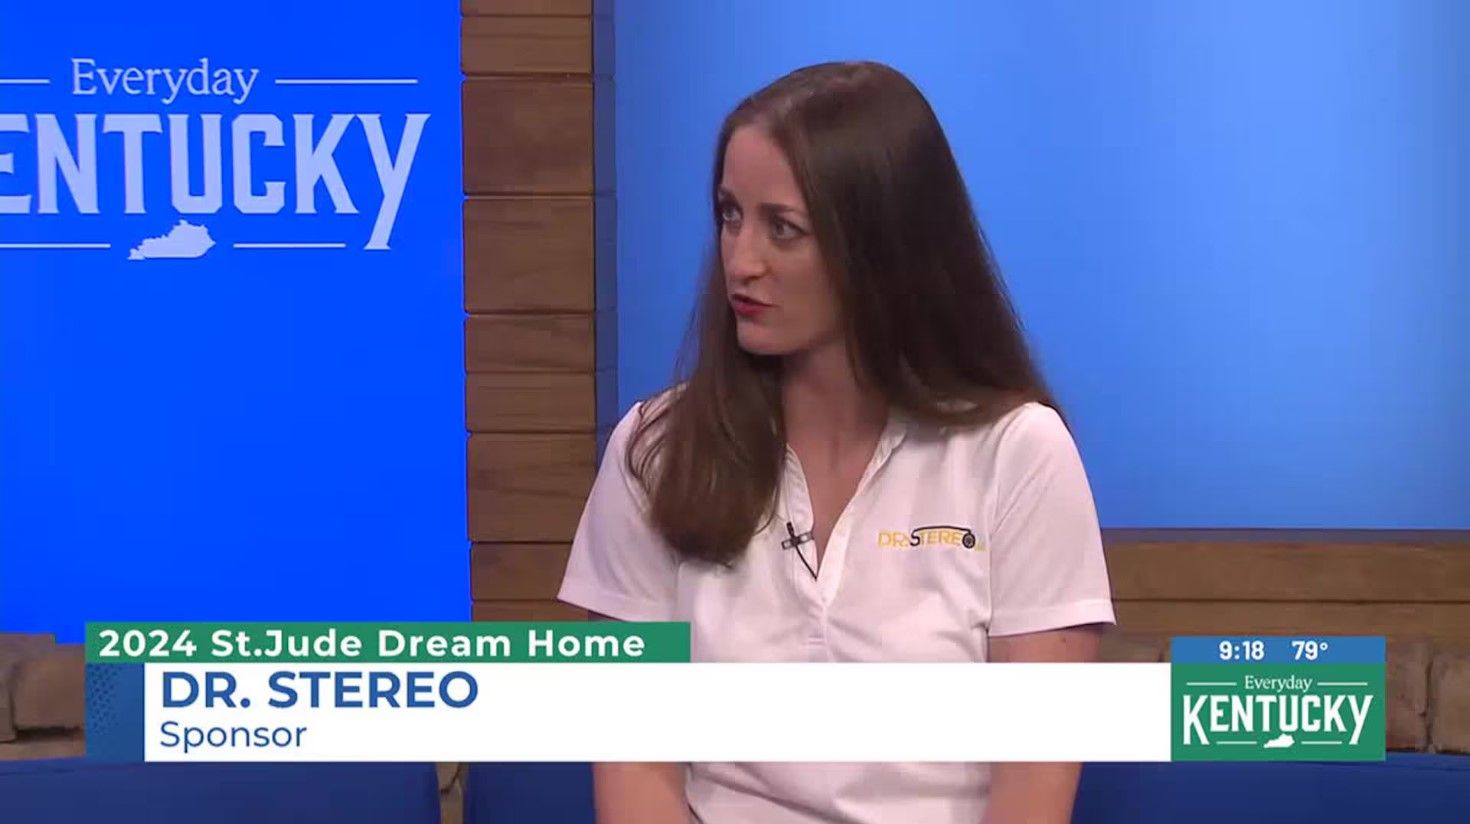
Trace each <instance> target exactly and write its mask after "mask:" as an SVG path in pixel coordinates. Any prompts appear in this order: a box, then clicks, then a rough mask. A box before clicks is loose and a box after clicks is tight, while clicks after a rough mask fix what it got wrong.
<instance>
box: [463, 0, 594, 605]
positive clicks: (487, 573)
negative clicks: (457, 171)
mask: <svg viewBox="0 0 1470 824" xmlns="http://www.w3.org/2000/svg"><path fill="white" fill-rule="evenodd" d="M593 6H594V4H593V3H592V1H591V0H462V4H461V10H462V12H463V15H464V16H463V19H462V21H461V39H460V47H461V51H460V63H461V66H462V67H463V68H464V71H465V74H466V76H467V77H466V79H465V82H464V84H463V86H462V102H463V128H464V139H463V145H464V185H465V192H466V194H467V195H468V199H467V200H466V202H465V205H464V235H465V244H464V272H465V275H464V278H465V280H464V305H465V310H466V311H467V312H468V313H469V317H468V318H467V319H466V321H465V368H466V372H467V375H466V379H465V418H466V422H467V425H468V428H469V430H470V432H471V433H472V434H471V436H470V439H469V444H468V457H469V470H468V479H467V483H468V485H469V531H470V536H471V539H472V540H474V541H476V542H478V543H477V544H476V546H475V547H474V549H473V550H472V554H471V559H470V560H471V569H472V576H471V592H470V593H469V594H470V597H471V599H472V600H473V601H474V616H475V618H477V619H482V620H485V619H499V620H547V619H563V620H579V619H581V618H583V617H584V615H585V614H584V613H582V611H581V610H576V609H573V608H571V607H568V606H565V605H561V604H557V603H555V602H554V601H553V600H551V599H553V598H554V597H555V594H556V588H557V586H556V585H558V584H559V583H560V578H561V573H562V569H563V567H564V565H565V562H566V553H567V542H568V541H569V540H571V537H572V533H573V532H574V531H575V529H576V524H577V520H578V519H579V518H580V516H581V510H582V506H583V505H584V503H585V500H586V495H587V492H588V490H589V489H590V487H591V484H592V476H593V471H594V461H595V455H596V451H595V450H596V444H597V437H598V436H597V425H598V421H597V410H598V408H599V406H598V401H599V398H598V396H597V393H598V392H599V390H600V389H601V390H604V391H605V390H606V389H607V388H609V387H615V383H614V382H610V381H608V380H606V379H604V380H602V381H599V380H597V376H596V374H595V371H594V370H595V368H596V366H597V364H598V362H599V359H598V353H597V352H596V346H597V344H598V340H599V336H598V335H597V334H596V331H597V330H596V325H595V317H596V316H595V312H596V310H597V309H598V308H600V307H599V303H598V295H599V293H598V291H597V288H596V286H597V283H598V281H597V278H596V274H597V270H598V260H597V253H598V250H602V249H605V248H610V244H611V237H612V232H614V231H615V230H616V227H615V225H614V224H613V223H612V221H611V220H609V219H608V218H609V216H610V214H611V212H608V211H606V210H601V211H599V210H598V209H596V208H595V207H594V198H593V196H592V195H593V191H594V188H595V182H596V180H598V179H599V175H598V170H597V168H596V164H597V163H598V162H601V163H603V164H605V165H606V164H610V163H611V162H612V156H611V154H610V152H607V151H605V149H606V147H607V146H609V145H610V143H609V141H610V138H611V132H610V131H608V132H607V134H604V135H603V140H601V141H598V140H596V139H595V135H594V126H595V124H596V122H597V121H596V116H597V115H596V112H597V109H596V105H595V103H596V100H595V96H594V85H593V84H594V74H595V71H596V67H597V66H602V67H603V68H604V69H608V70H610V64H609V63H608V62H607V57H608V56H609V55H610V48H611V45H612V44H611V37H610V36H609V35H610V32H611V29H610V27H609V26H608V25H606V24H607V23H608V22H610V21H609V20H608V19H600V20H598V21H594V20H593V19H592V14H593V12H594V8H593ZM602 11H603V13H604V16H605V15H606V9H603V10H602ZM594 31H596V32H599V33H600V37H601V41H602V42H595V38H594ZM594 64H595V65H594ZM603 120H604V122H603V124H602V125H603V126H604V127H605V128H606V129H609V130H610V129H611V125H612V124H611V121H610V119H608V118H603ZM597 147H602V149H604V150H602V151H598V149H597ZM602 171H603V172H604V174H603V175H602V177H604V178H605V177H606V175H605V173H606V172H607V171H609V169H603V170H602ZM603 199H604V200H611V197H604V198H603ZM599 216H601V218H602V219H601V220H599V219H598V218H599ZM603 285H604V286H605V287H606V286H607V285H608V284H606V283H604V284H603ZM603 331H604V333H605V332H606V331H607V330H606V329H604V330H603ZM603 337H604V338H606V335H605V334H604V335H603ZM610 351H611V350H610ZM604 354H607V353H604ZM601 400H602V401H603V406H606V405H607V403H608V402H609V400H610V399H608V398H603V399H601Z"/></svg>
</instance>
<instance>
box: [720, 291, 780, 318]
mask: <svg viewBox="0 0 1470 824" xmlns="http://www.w3.org/2000/svg"><path fill="white" fill-rule="evenodd" d="M730 307H731V308H732V309H734V310H735V314H737V315H739V316H740V317H742V318H755V317H759V316H760V314H761V313H762V312H764V311H766V310H767V309H769V308H771V305H770V304H769V303H761V302H760V301H758V300H754V299H752V298H748V297H746V296H745V295H731V296H730Z"/></svg>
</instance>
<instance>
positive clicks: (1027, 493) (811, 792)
mask: <svg viewBox="0 0 1470 824" xmlns="http://www.w3.org/2000/svg"><path fill="white" fill-rule="evenodd" d="M637 419H638V407H635V408H634V409H633V410H631V411H630V412H629V413H628V414H627V415H626V416H624V418H623V420H622V421H621V422H620V423H619V424H618V426H617V428H616V429H615V430H614V432H613V434H612V437H611V439H610V440H609V442H608V449H607V453H606V456H605V457H604V459H603V461H602V466H601V468H600V470H599V471H598V475H597V479H596V481H595V482H594V484H593V487H592V493H591V495H590V496H589V499H588V501H587V506H586V509H585V511H584V512H583V515H582V520H581V523H580V525H579V526H578V528H577V534H576V538H575V539H574V541H573V544H572V551H571V557H570V559H569V561H568V564H567V570H566V577H565V578H564V580H563V582H562V587H561V592H560V596H559V597H560V598H561V600H563V601H566V602H568V603H571V604H575V605H577V606H580V607H583V608H586V609H589V610H592V611H594V612H599V613H602V614H604V615H608V616H610V617H613V618H618V619H622V620H625V621H687V622H689V623H690V627H691V629H690V632H691V644H692V647H691V652H692V655H693V658H694V660H696V661H782V662H785V661H817V662H828V661H922V662H939V661H974V662H984V661H986V660H987V658H988V651H989V643H988V642H989V639H990V638H992V637H998V636H1004V635H1016V634H1020V633H1029V632H1038V631H1041V630H1048V629H1059V628H1063V627H1070V626H1077V625H1082V624H1093V623H1112V622H1113V620H1114V618H1113V608H1112V600H1111V596H1110V592H1109V587H1108V576H1107V570H1106V568H1105V566H1104V561H1103V551H1102V540H1101V535H1100V533H1099V530H1098V521H1097V514H1096V511H1095V509H1094V505H1093V500H1092V494H1091V490H1090V488H1089V485H1088V482H1087V478H1086V475H1085V473H1084V471H1083V467H1082V461H1081V459H1080V457H1079V455H1078V452H1077V448H1076V445H1075V443H1074V442H1073V439H1072V437H1071V434H1070V433H1069V432H1068V431H1067V429H1066V427H1065V425H1064V424H1063V423H1062V420H1061V418H1060V417H1059V416H1058V415H1057V414H1056V412H1055V411H1053V410H1052V409H1050V408H1049V407H1046V406H1043V405H1041V404H1038V403H1028V404H1025V405H1023V406H1020V407H1017V408H1016V409H1015V410H1012V411H1011V412H1010V413H1009V414H1007V415H1005V416H1004V417H1002V418H1001V419H999V420H998V421H996V422H995V423H993V424H990V425H988V426H983V427H974V428H968V429H951V430H948V431H946V430H944V429H941V428H939V427H934V426H930V425H926V424H923V423H920V422H917V421H913V420H908V419H906V418H905V417H904V416H902V415H894V416H892V417H891V419H890V421H889V423H888V425H887V427H886V428H885V429H884V432H883V434H882V436H881V438H880V439H879V443H878V448H877V450H876V451H875V452H874V455H873V459H872V461H871V462H870V463H869V465H868V467H867V469H866V471H865V472H864V473H863V477H862V480H861V481H860V482H859V484H858V487H857V491H856V492H855V493H854V495H853V498H852V501H851V503H849V504H848V506H847V509H846V510H845V511H844V512H843V513H842V514H841V516H840V517H839V518H838V520H837V522H836V524H835V526H834V527H833V529H832V535H831V537H830V538H829V540H828V544H827V547H826V550H825V552H824V554H823V558H822V563H821V565H820V567H819V568H818V570H817V571H818V576H817V578H816V579H815V580H813V578H812V576H811V573H810V572H809V571H808V570H807V568H806V566H804V565H803V563H802V560H801V558H799V557H798V556H797V555H796V554H795V552H793V551H792V550H790V549H783V548H782V545H781V544H782V541H783V540H785V539H786V538H787V537H788V533H787V529H786V522H787V521H788V520H789V521H790V522H791V523H792V524H793V525H794V526H795V527H796V531H797V532H804V531H805V530H806V529H809V528H810V526H811V524H812V508H811V501H810V497H809V495H808V494H807V488H806V481H805V478H804V476H803V474H802V470H801V465H800V463H799V461H798V460H797V457H796V454H795V453H794V452H793V451H792V450H790V449H789V448H788V449H787V453H786V468H785V472H784V473H783V479H782V482H781V488H780V490H779V494H778V500H777V509H776V517H775V518H774V519H773V520H772V523H771V524H770V525H769V526H768V527H767V528H766V529H764V530H763V531H761V532H760V533H758V534H756V535H755V537H754V538H753V539H752V540H751V543H750V545H749V546H748V547H747V548H746V551H745V554H744V556H743V557H742V558H741V559H740V560H739V561H738V562H736V564H735V565H734V567H733V568H731V569H725V568H719V567H714V566H711V565H707V564H700V563H697V562H681V561H680V560H679V559H678V557H677V556H676V555H675V554H674V553H673V551H672V550H671V549H670V548H669V546H668V545H667V544H666V543H665V542H664V541H663V540H662V539H661V538H660V537H659V536H658V534H657V533H656V532H655V531H654V530H653V529H652V528H651V527H650V525H649V523H648V521H647V520H646V518H645V516H644V513H645V512H646V511H647V509H646V501H647V498H646V496H645V495H644V493H643V490H642V489H641V487H640V486H639V484H638V482H637V481H636V480H635V479H633V478H632V477H631V476H630V475H629V473H628V472H627V468H626V461H625V454H626V449H627V444H628V438H629V437H630V435H631V433H632V431H633V427H634V425H635V424H636V422H637ZM710 505H711V506H718V505H719V503H718V502H717V501H711V502H710ZM801 549H802V551H803V552H804V553H805V554H806V559H807V561H808V562H809V563H810V564H812V566H814V567H815V566H817V564H816V553H815V550H814V547H813V545H812V544H810V543H806V544H804V545H803V546H802V547H801ZM811 700H812V701H813V702H814V703H816V704H820V702H821V696H811ZM710 711H711V712H718V711H719V709H718V708H717V707H712V708H711V709H710ZM855 723H861V720H860V719H855ZM686 792H687V795H688V799H689V804H690V807H691V809H692V810H693V812H694V814H695V815H696V816H697V817H698V820H699V821H701V822H704V824H727V822H762V824H811V822H874V823H875V824H878V823H879V822H881V823H882V824H887V823H888V822H895V821H904V822H910V824H931V823H932V824H940V823H941V822H943V824H949V822H955V824H959V823H960V822H963V823H964V824H978V822H980V821H981V816H982V814H983V812H984V809H985V802H986V798H987V796H988V794H989V768H988V766H987V765H984V764H943V763H934V764H927V763H926V764H918V763H907V764H897V763H895V764H808V763H801V764H774V763H751V764H744V763H742V764H733V763H730V764H714V763H699V764H691V765H690V766H689V772H688V781H687V784H686Z"/></svg>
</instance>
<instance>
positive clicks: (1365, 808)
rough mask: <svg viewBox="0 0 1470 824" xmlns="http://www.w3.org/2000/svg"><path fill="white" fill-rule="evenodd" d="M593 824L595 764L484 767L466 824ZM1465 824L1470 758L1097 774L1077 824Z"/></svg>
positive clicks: (1101, 768)
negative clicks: (1317, 823) (1187, 823)
mask: <svg viewBox="0 0 1470 824" xmlns="http://www.w3.org/2000/svg"><path fill="white" fill-rule="evenodd" d="M532 821H533V822H537V824H592V785H591V768H590V767H589V766H588V765H586V764H475V765H473V766H471V767H470V769H469V772H468V775H467V777H466V784H465V824H520V823H521V822H532ZM1184 821H1187V822H1190V824H1242V822H1254V823H1257V824H1275V822H1290V824H1311V823H1312V822H1330V824H1356V822H1362V824H1370V823H1371V824H1384V822H1391V823H1392V824H1466V822H1470V756H1448V755H1422V754H1409V753H1404V754H1399V753H1390V754H1389V756H1388V760H1387V761H1385V762H1383V763H1378V764H1319V763H1312V764H1223V763H1210V764H1184V763H1180V764H1088V765H1087V766H1086V767H1085V768H1084V769H1083V771H1082V783H1081V786H1080V787H1079V788H1078V791H1077V808H1076V814H1075V815H1074V816H1073V822H1074V824H1125V822H1126V824H1177V823H1178V822H1184Z"/></svg>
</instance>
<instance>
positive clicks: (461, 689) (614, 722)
mask: <svg viewBox="0 0 1470 824" xmlns="http://www.w3.org/2000/svg"><path fill="white" fill-rule="evenodd" d="M145 671H146V699H145V700H146V702H147V707H146V711H145V723H144V743H145V751H146V757H147V759H148V760H151V761H182V760H196V761H501V760H510V761H771V760H777V761H1167V760H1169V757H1170V708H1171V707H1170V705H1171V699H1170V681H1169V665H1168V664H707V663H702V664H464V665H459V666H455V665H447V664H375V663H363V664H361V665H357V666H351V665H341V664H294V665H290V664H257V663H248V664H220V665H206V664H185V665H175V666H164V665H158V664H148V665H146V667H145ZM206 672H213V673H220V674H224V675H227V676H229V678H232V679H233V680H234V682H235V686H234V692H233V698H234V700H236V701H240V699H246V698H248V699H249V701H250V704H249V707H248V708H242V707H238V706H237V707H234V708H230V707H227V706H215V707H205V706H203V699H202V698H198V697H196V700H195V701H194V702H193V703H192V704H191V705H190V706H184V707H176V708H165V707H164V706H163V701H162V694H163V684H164V675H165V673H174V675H173V676H172V678H171V681H172V685H173V690H174V695H175V696H176V697H177V696H180V695H184V694H186V693H187V689H183V688H184V687H187V679H186V678H185V676H186V675H187V676H192V678H193V679H194V683H197V684H199V685H200V686H201V689H200V690H199V691H198V692H199V693H200V694H201V695H202V692H203V689H202V686H203V685H204V684H205V681H206V677H205V675H204V674H205V673H206ZM413 672H417V673H421V674H422V675H421V676H417V677H418V678H419V683H420V684H421V685H423V684H428V685H429V687H426V689H428V691H426V692H421V693H420V695H421V697H426V698H428V699H429V700H432V701H434V703H435V704H436V705H435V706H433V707H428V708H414V707H404V706H400V707H397V708H395V707H392V706H388V705H387V701H386V699H385V697H384V696H385V694H386V693H385V692H384V690H386V689H387V687H388V686H390V685H391V684H392V683H394V682H397V683H401V684H402V685H403V689H404V691H405V692H406V691H407V689H408V686H409V684H410V676H409V673H413ZM453 672H462V673H465V674H467V675H468V676H470V677H471V678H473V680H474V682H475V684H476V688H477V690H478V693H477V695H476V697H475V700H474V701H473V703H471V704H469V705H468V706H466V707H464V708H461V709H456V708H453V707H450V706H446V705H444V703H443V701H442V700H440V699H441V696H440V693H439V692H438V690H439V688H440V685H441V684H442V685H443V688H444V689H447V690H449V693H447V695H448V697H449V698H450V699H451V700H462V699H463V698H464V695H465V694H466V693H467V691H468V690H467V688H466V683H465V681H464V680H463V679H462V678H461V679H459V680H454V681H452V680H451V679H449V678H447V677H446V676H448V674H450V673H453ZM283 673H284V674H285V675H282V674H283ZM302 673H316V674H318V675H302ZM347 673H355V674H347ZM313 678H316V679H317V680H318V695H319V699H320V702H321V703H322V704H323V706H320V707H318V708H316V709H313V708H311V707H310V706H308V701H309V697H310V681H309V679H313ZM273 679H275V682H274V683H273ZM215 681H216V683H217V684H225V683H226V682H227V681H226V679H224V678H221V677H216V678H215ZM282 683H284V684H286V685H288V686H292V688H293V689H294V690H295V691H296V694H297V701H296V704H295V705H294V706H289V707H273V706H271V705H270V702H271V700H272V699H273V697H274V698H275V699H276V700H279V699H280V696H281V695H282V692H281V691H280V690H279V686H280V685H281V684H282ZM273 687H274V689H273ZM343 689H345V690H347V692H346V693H345V695H346V696H347V698H348V700H349V702H350V703H362V702H365V701H367V700H368V697H369V694H370V693H371V692H373V691H374V690H376V691H377V693H378V698H379V701H380V703H381V704H382V705H381V706H379V707H377V708H366V707H351V706H346V707H344V706H338V705H336V701H337V698H338V696H339V695H343V694H344V693H342V692H339V691H340V690H343ZM403 695H404V693H399V694H398V698H399V700H400V703H402V699H403ZM242 703H243V702H242ZM170 724H171V725H172V726H168V725H170ZM186 729H191V730H195V731H197V732H196V733H194V734H193V735H192V738H191V737H187V736H185V734H184V730H186ZM211 730H213V732H210V731H211ZM236 730H239V731H243V732H234V731H236ZM252 730H265V731H266V732H265V733H263V738H260V740H263V741H265V742H266V743H264V744H256V743H252V741H255V740H256V739H255V738H252V736H251V732H250V731H252ZM282 730H284V731H285V732H284V733H280V732H277V733H275V738H274V739H272V738H271V735H272V733H271V731H282ZM169 731H171V732H169ZM242 736H243V737H242ZM227 739H228V741H227ZM190 740H193V741H195V743H196V745H195V746H193V747H191V748H189V750H188V752H185V744H186V742H187V741H190ZM281 741H284V743H275V742H281ZM214 742H219V745H218V746H215V745H214Z"/></svg>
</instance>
